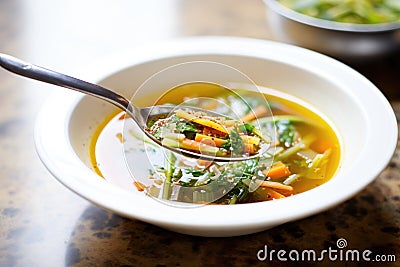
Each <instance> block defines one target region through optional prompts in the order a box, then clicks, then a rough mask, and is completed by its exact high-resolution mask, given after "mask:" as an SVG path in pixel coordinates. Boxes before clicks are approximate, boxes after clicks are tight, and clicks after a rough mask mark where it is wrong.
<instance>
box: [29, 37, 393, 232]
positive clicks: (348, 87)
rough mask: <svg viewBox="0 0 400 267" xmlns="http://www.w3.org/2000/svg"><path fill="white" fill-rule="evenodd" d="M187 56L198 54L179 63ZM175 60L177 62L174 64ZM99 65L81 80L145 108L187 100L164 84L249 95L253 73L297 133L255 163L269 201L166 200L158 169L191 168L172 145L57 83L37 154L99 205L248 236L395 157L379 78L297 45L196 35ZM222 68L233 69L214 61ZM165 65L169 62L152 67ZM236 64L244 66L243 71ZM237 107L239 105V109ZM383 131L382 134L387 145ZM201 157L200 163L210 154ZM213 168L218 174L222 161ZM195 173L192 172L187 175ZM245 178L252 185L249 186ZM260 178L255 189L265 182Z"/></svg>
mask: <svg viewBox="0 0 400 267" xmlns="http://www.w3.org/2000/svg"><path fill="white" fill-rule="evenodd" d="M227 47H229V49H228V50H227ZM188 62H203V63H201V64H183V63H188ZM206 62H213V63H217V64H215V65H216V66H217V67H216V68H217V69H214V68H210V67H209V65H207V64H206ZM176 65H179V66H181V67H179V68H170V67H171V66H176ZM96 66H97V68H95V70H96V71H95V72H94V73H90V72H84V71H83V75H82V76H83V78H85V79H88V80H97V81H98V83H99V84H101V85H102V86H105V87H108V88H110V89H113V90H116V91H117V92H118V93H120V94H122V95H124V96H127V97H130V96H132V97H133V98H132V100H133V101H137V103H139V104H140V105H141V106H151V105H153V104H155V103H160V104H161V103H170V102H173V101H175V103H172V104H180V103H181V102H182V100H185V99H184V98H188V99H192V98H193V97H191V95H190V94H186V93H185V94H181V93H178V95H175V96H173V97H172V98H171V97H168V95H170V94H168V92H170V91H169V89H171V88H175V87H176V86H177V85H179V84H184V83H187V82H188V81H209V82H213V83H216V84H226V83H227V82H229V84H230V85H232V86H227V87H228V88H231V89H232V91H233V92H239V91H238V89H240V90H242V91H240V92H244V93H242V95H243V94H244V95H246V92H251V91H252V90H251V88H250V89H249V88H247V87H246V86H243V85H244V84H245V85H246V84H247V86H248V85H249V84H251V87H253V83H254V84H255V85H257V90H258V91H257V93H258V96H260V95H262V96H263V97H264V98H265V100H266V101H267V102H268V103H269V107H270V110H271V112H272V114H273V117H278V118H283V117H282V116H287V117H286V121H285V120H282V122H283V123H282V124H283V125H284V124H285V123H287V125H286V126H288V125H289V124H291V125H292V126H293V127H294V129H295V130H294V131H292V134H287V136H292V138H293V139H289V140H290V142H288V144H289V145H288V147H287V148H286V147H285V143H286V142H285V141H284V139H282V140H281V141H279V140H278V141H279V143H278V142H277V140H275V141H274V142H275V143H274V145H271V147H270V148H271V151H269V152H271V153H272V154H273V156H274V161H273V162H270V166H266V168H264V169H262V170H260V171H261V173H263V174H264V177H263V178H264V179H263V181H262V182H267V183H266V184H267V185H268V186H265V187H263V188H267V189H263V192H265V191H267V193H266V194H262V196H263V197H264V198H263V199H258V198H254V196H250V195H249V194H247V197H248V198H247V199H245V198H244V199H241V198H240V194H239V193H237V194H231V195H229V194H222V196H221V198H218V200H219V199H221V201H222V202H223V203H220V204H235V205H212V204H208V203H215V202H214V201H210V199H208V198H202V196H200V197H199V196H197V197H199V198H198V199H196V200H198V201H193V191H192V192H191V195H190V196H189V197H187V198H185V195H184V194H179V191H178V194H175V195H173V194H172V192H175V191H174V190H173V188H172V187H171V188H170V189H171V191H169V190H166V191H165V192H168V195H167V196H168V197H167V198H165V199H163V197H162V196H163V190H162V187H163V183H164V181H165V180H163V179H164V177H163V176H162V175H165V174H166V173H168V172H166V171H165V170H164V172H163V170H162V168H164V169H167V167H168V166H172V167H174V168H175V170H176V173H175V174H177V176H174V177H171V178H174V179H175V180H173V182H179V180H177V179H178V177H179V170H180V172H181V174H182V176H183V174H187V173H186V172H187V170H188V169H189V168H190V166H189V167H188V166H186V165H178V164H177V162H176V161H175V163H174V165H172V164H170V165H165V164H168V162H165V159H168V153H166V152H165V150H164V149H160V148H158V147H154V145H153V144H151V143H148V142H147V140H145V139H141V136H136V137H135V133H137V132H135V131H134V129H133V130H132V128H130V127H131V126H132V125H131V123H132V122H131V120H129V119H128V118H122V117H121V116H122V114H118V113H119V112H120V111H118V110H116V109H115V107H113V106H111V105H109V104H108V103H105V102H104V101H101V100H98V99H95V98H92V97H90V96H83V95H81V94H79V93H75V92H70V91H62V90H61V91H60V92H59V93H57V94H55V95H54V96H53V97H52V98H51V99H49V101H48V102H47V104H46V105H45V106H44V108H43V111H42V112H41V113H40V114H39V117H38V120H37V124H36V130H35V142H36V147H37V150H38V154H39V156H40V158H41V159H42V161H43V162H44V164H45V165H46V167H47V168H48V169H49V171H50V172H51V173H52V174H53V175H54V176H55V177H56V178H57V179H58V180H59V181H60V182H61V183H63V184H64V185H65V186H66V187H68V188H69V189H71V190H72V191H74V192H76V193H77V194H79V195H81V196H82V197H84V198H86V199H88V200H89V201H91V202H92V203H94V204H96V205H98V206H100V207H103V208H105V209H107V210H111V211H113V212H115V213H117V214H120V215H122V216H125V217H128V218H134V219H139V220H142V221H145V222H148V223H152V224H155V225H158V226H160V227H163V228H166V229H170V230H173V231H177V232H180V233H186V234H192V235H202V236H234V235H242V234H248V233H254V232H257V231H262V230H266V229H268V228H271V227H274V226H277V225H279V224H282V223H285V222H288V221H293V220H296V219H300V218H304V217H307V216H309V215H311V214H315V213H318V212H321V211H323V210H326V209H328V208H331V207H333V206H335V205H337V204H339V203H341V202H343V201H345V200H347V199H349V198H350V197H352V196H353V195H354V194H356V193H357V192H359V191H360V190H362V189H363V188H364V187H365V186H367V185H368V184H369V183H370V182H371V181H373V179H374V178H375V177H376V176H377V175H378V174H379V173H380V172H381V171H382V170H383V168H384V167H385V166H386V164H387V163H388V162H389V160H390V158H391V156H392V154H393V151H394V149H395V145H396V142H397V124H396V120H395V116H394V113H393V111H392V109H391V107H390V105H389V103H388V102H387V100H386V99H385V98H384V96H383V95H382V94H381V92H380V91H379V90H378V89H377V88H376V87H375V86H374V85H373V84H372V83H370V82H369V81H368V80H367V79H366V78H364V77H363V76H362V75H360V74H359V73H357V72H356V71H354V70H352V69H351V68H349V67H347V66H345V65H344V64H342V63H340V62H338V61H335V60H333V59H331V58H328V57H326V56H323V55H321V54H318V53H315V52H311V51H309V50H305V49H302V48H298V47H293V46H290V45H284V44H280V43H275V42H268V41H261V40H250V39H241V38H217V37H214V38H211V37H210V38H189V39H184V40H177V41H172V42H170V43H165V44H163V45H162V46H161V47H160V46H154V47H150V46H149V47H147V48H143V50H140V51H139V50H135V52H133V51H130V52H127V53H122V54H120V55H113V56H110V58H108V59H105V60H104V64H98V63H97V64H96ZM218 66H228V68H226V67H223V68H221V69H218ZM165 69H170V71H167V72H164V71H163V72H161V73H160V74H159V75H156V76H154V75H155V74H157V73H159V72H160V71H162V70H165ZM238 71H239V72H240V73H241V74H243V75H237V73H238ZM153 76H154V77H156V79H152V78H151V77H153ZM243 77H244V78H243ZM249 80H250V81H251V82H252V83H249ZM233 85H237V86H233ZM189 91H190V92H191V94H193V92H204V91H202V89H201V88H196V89H195V90H194V89H192V90H189ZM253 91H254V90H253ZM179 95H180V96H179ZM223 95H224V93H223V92H222V93H219V92H211V93H210V92H207V94H206V95H200V97H203V96H206V97H207V98H208V99H218V98H223V97H224V96H223ZM170 96H171V95H170ZM196 97H199V96H196ZM59 100H62V101H59ZM248 102H249V103H250V102H251V101H250V100H249V101H248ZM55 103H58V104H55ZM60 103H61V104H60ZM203 104H204V105H206V104H207V103H206V102H204V103H203ZM228 106H229V105H228ZM230 106H232V105H230ZM251 107H252V108H254V109H255V108H256V107H257V106H254V105H251ZM234 110H235V112H238V111H239V108H234ZM243 114H244V115H243ZM243 114H242V113H240V114H238V115H240V116H239V117H240V118H243V116H245V115H246V114H245V113H243ZM279 116H281V117H279ZM268 117H269V116H265V117H262V116H260V118H257V120H256V121H258V122H257V123H258V124H257V125H258V126H259V125H261V127H259V128H260V129H266V127H267V126H266V125H263V120H270V119H266V118H268ZM120 118H122V119H120ZM294 118H295V119H294ZM249 122H251V121H249ZM268 123H270V122H268ZM274 125H275V132H279V130H276V129H279V126H277V125H276V124H275V122H274ZM282 127H283V126H282ZM287 128H291V129H293V128H292V127H287ZM283 129H285V128H283ZM382 129H385V130H384V131H382ZM106 132H107V133H109V134H107V133H106ZM132 133H133V134H132ZM288 133H290V131H288ZM307 133H312V135H315V137H313V138H315V139H313V141H312V142H310V143H309V146H301V149H304V150H306V152H305V151H300V150H298V151H296V153H295V154H293V157H295V158H287V159H283V158H281V159H280V160H278V161H280V162H281V163H282V164H283V165H284V166H283V167H281V169H280V170H283V171H282V172H281V174H282V176H281V177H279V178H274V179H272V177H270V176H273V175H268V171H269V170H270V169H272V167H273V166H274V165H273V164H274V163H276V162H277V161H276V159H279V157H280V156H279V155H280V154H279V153H285V151H287V149H290V148H291V147H294V146H295V145H296V144H299V143H301V140H304V139H305V140H307V138H306V136H307ZM104 134H105V135H104ZM201 134H204V133H201ZM102 135H103V137H104V138H103V137H102ZM270 137H274V136H273V134H271V136H270ZM100 139H102V140H100ZM128 139H129V140H128ZM273 140H274V138H271V140H270V141H271V144H272V142H273ZM377 140H381V141H377ZM382 140H385V141H384V142H385V145H384V146H383V145H382ZM246 142H247V141H246ZM278 147H281V148H282V149H284V150H285V151H282V150H281V148H278ZM272 148H275V151H274V150H273V149H272ZM307 149H310V150H307ZM96 150H97V151H98V152H99V153H98V154H96ZM278 150H281V151H278ZM101 151H103V153H102V152H101ZM104 151H106V152H104ZM307 151H308V152H307ZM327 151H328V152H327ZM329 151H330V152H329ZM299 152H300V154H298V153H299ZM274 153H276V154H274ZM325 153H326V154H325ZM115 155H118V156H115ZM317 155H320V156H318V157H320V158H321V157H323V155H328V156H329V157H328V158H329V161H328V162H329V164H328V165H325V166H326V167H324V168H326V169H325V172H323V174H324V175H323V178H321V177H322V176H319V177H311V176H310V177H311V178H318V179H310V177H309V178H307V180H306V175H305V174H304V173H303V172H299V170H303V169H302V168H307V166H306V165H307V164H305V163H306V161H307V160H309V161H308V162H309V163H312V162H313V159H315V157H316V156H317ZM321 155H322V156H321ZM179 157H180V155H178V157H177V158H179ZM307 157H308V158H307ZM302 159H303V162H302ZM180 163H182V162H180ZM203 164H204V166H203V167H205V166H206V165H207V164H208V163H207V162H206V163H203ZM216 164H217V163H212V164H211V165H209V167H210V168H211V167H212V166H215V165H216ZM237 164H243V163H237ZM200 165H201V164H200ZM249 165H251V164H249ZM257 166H259V165H257ZM281 166H282V165H281ZM191 167H193V166H191ZM195 167H196V166H195ZM212 168H213V169H214V172H213V173H215V172H217V169H218V168H222V167H221V166H215V167H212ZM238 169H239V167H232V168H231V170H238ZM204 170H205V169H197V171H199V172H198V173H195V171H196V169H193V170H192V171H193V172H192V173H191V174H190V175H191V176H190V177H191V178H198V177H200V176H201V175H204V174H206V173H205V172H204ZM202 171H203V172H202ZM207 171H208V169H207ZM285 171H286V172H285ZM287 171H289V172H290V173H289V172H287ZM210 172H211V171H210ZM163 173H164V174H163ZM170 173H172V172H170ZM278 173H279V172H278ZM297 173H299V174H300V177H295V176H292V178H293V180H292V181H291V180H290V179H289V177H291V175H292V174H297ZM172 174H173V173H172ZM250 174H253V173H251V172H250ZM196 175H199V176H198V177H195V176H196ZM208 175H210V174H208ZM182 176H181V177H182ZM317 176H318V175H317ZM181 177H180V178H181ZM251 177H252V176H251ZM302 177H303V178H302ZM159 178H160V179H159ZM180 178H179V179H180ZM186 178H187V177H186ZM233 178H235V176H233ZM287 179H289V180H287ZM198 180H199V179H193V181H192V180H191V179H187V182H189V184H190V183H196V182H198ZM285 181H286V182H285ZM307 181H308V182H307ZM310 181H311V182H310ZM180 182H182V183H183V182H185V181H184V180H182V181H180ZM241 182H243V183H246V180H243V181H241ZM247 182H248V180H247ZM268 182H269V183H268ZM157 183H159V184H157ZM276 183H278V184H281V185H286V186H288V187H292V189H291V190H292V191H291V192H290V193H287V192H286V191H282V190H281V189H278V188H277V187H276V186H277V184H276ZM285 183H286V184H285ZM237 184H238V183H233V184H232V185H234V186H236V185H237ZM256 184H257V183H256ZM271 184H272V185H273V186H275V187H271ZM182 185H183V184H180V186H181V187H182ZM257 185H259V184H257ZM157 186H158V188H157ZM246 186H247V187H248V188H250V186H249V184H247V185H246ZM288 187H284V188H286V189H288ZM160 188H161V189H160ZM255 188H256V189H255V190H254V191H253V192H256V191H257V190H259V189H258V188H260V187H255ZM142 189H143V190H142ZM158 189H159V190H160V191H157V190H158ZM228 189H230V187H228ZM261 189H262V188H261ZM238 191H240V190H238ZM248 191H249V192H250V191H251V190H248ZM229 192H231V190H227V192H225V193H229ZM195 194H198V193H195ZM278 194H279V195H278ZM280 195H281V196H283V197H279V196H280ZM172 196H176V197H175V198H173V197H172ZM273 196H275V197H273ZM197 197H196V198H197ZM185 199H189V201H185ZM211 200H213V199H212V198H211ZM240 203H242V204H240ZM239 214H240V216H239Z"/></svg>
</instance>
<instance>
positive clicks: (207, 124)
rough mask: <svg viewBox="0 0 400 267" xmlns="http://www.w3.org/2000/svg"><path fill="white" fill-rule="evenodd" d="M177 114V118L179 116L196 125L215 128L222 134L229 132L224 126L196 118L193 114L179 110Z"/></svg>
mask: <svg viewBox="0 0 400 267" xmlns="http://www.w3.org/2000/svg"><path fill="white" fill-rule="evenodd" d="M175 114H176V116H178V117H180V118H183V119H186V120H188V121H192V122H195V123H197V124H200V125H203V126H205V127H210V128H213V129H215V130H217V131H220V132H222V133H226V134H227V133H228V131H227V130H226V129H225V127H224V126H222V125H221V124H219V123H216V122H214V121H211V120H207V119H203V118H199V117H196V116H194V115H192V114H189V113H187V112H185V111H183V110H177V111H176V113H175Z"/></svg>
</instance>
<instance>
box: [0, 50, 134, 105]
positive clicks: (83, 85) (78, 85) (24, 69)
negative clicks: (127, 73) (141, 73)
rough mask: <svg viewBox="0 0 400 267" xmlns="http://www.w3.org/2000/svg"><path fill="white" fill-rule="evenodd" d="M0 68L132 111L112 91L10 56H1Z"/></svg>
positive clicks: (121, 97) (126, 101)
mask: <svg viewBox="0 0 400 267" xmlns="http://www.w3.org/2000/svg"><path fill="white" fill-rule="evenodd" d="M0 66H2V67H3V68H5V69H6V70H8V71H11V72H13V73H15V74H18V75H21V76H24V77H28V78H31V79H34V80H38V81H41V82H45V83H51V84H54V85H58V86H62V87H65V88H68V89H72V90H75V91H78V92H82V93H85V94H89V95H92V96H95V97H98V98H100V99H103V100H106V101H108V102H110V103H111V104H114V105H116V106H117V107H119V108H121V109H123V110H127V109H130V104H129V101H128V100H127V99H126V98H125V97H123V96H121V95H119V94H117V93H115V92H113V91H111V90H108V89H106V88H104V87H101V86H99V85H96V84H93V83H89V82H85V81H82V80H80V79H77V78H74V77H71V76H68V75H65V74H62V73H59V72H55V71H52V70H49V69H45V68H42V67H39V66H36V65H33V64H31V63H27V62H24V61H22V60H20V59H17V58H14V57H12V56H9V55H5V54H0Z"/></svg>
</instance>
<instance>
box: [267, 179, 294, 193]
mask: <svg viewBox="0 0 400 267" xmlns="http://www.w3.org/2000/svg"><path fill="white" fill-rule="evenodd" d="M260 186H261V187H267V188H273V189H277V190H282V191H289V192H292V191H293V187H292V186H290V185H284V184H281V183H278V182H272V181H262V182H261V183H260Z"/></svg>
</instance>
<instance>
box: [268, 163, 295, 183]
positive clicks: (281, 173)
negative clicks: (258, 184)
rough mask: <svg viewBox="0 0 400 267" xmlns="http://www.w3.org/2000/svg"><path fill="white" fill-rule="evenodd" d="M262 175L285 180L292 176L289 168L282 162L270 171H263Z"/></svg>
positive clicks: (273, 166)
mask: <svg viewBox="0 0 400 267" xmlns="http://www.w3.org/2000/svg"><path fill="white" fill-rule="evenodd" d="M262 173H263V174H264V175H265V176H267V177H269V178H271V179H278V178H283V177H287V176H289V175H290V174H291V172H290V170H289V168H288V167H287V166H286V165H285V164H283V163H282V162H280V161H278V162H276V163H275V164H274V165H272V167H271V168H270V169H265V170H263V171H262Z"/></svg>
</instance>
